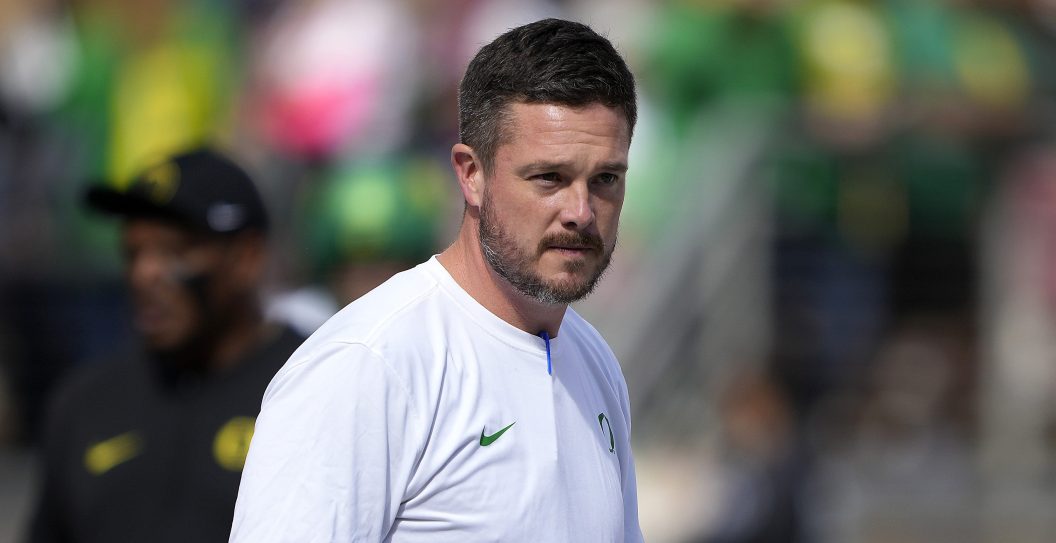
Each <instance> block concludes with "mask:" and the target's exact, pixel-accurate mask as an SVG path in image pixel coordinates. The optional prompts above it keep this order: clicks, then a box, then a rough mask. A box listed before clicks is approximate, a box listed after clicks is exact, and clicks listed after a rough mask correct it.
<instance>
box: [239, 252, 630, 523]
mask: <svg viewBox="0 0 1056 543" xmlns="http://www.w3.org/2000/svg"><path fill="white" fill-rule="evenodd" d="M550 351H551V357H552V364H553V375H552V376H551V375H548V374H547V359H546V346H545V343H544V341H543V339H542V338H540V337H538V336H534V335H532V334H528V333H526V332H523V331H521V330H518V329H517V328H515V327H513V326H511V325H509V324H508V323H506V322H505V321H502V320H501V319H499V318H498V317H496V316H495V315H493V314H492V313H490V312H489V311H488V310H486V309H485V308H484V307H483V306H481V305H480V304H478V303H477V302H476V301H475V300H473V298H471V297H470V296H469V295H468V294H467V293H466V292H465V291H464V290H462V289H461V288H460V287H459V286H458V284H457V283H456V282H455V281H454V279H452V277H451V276H450V275H449V274H448V273H447V271H446V270H445V269H444V267H443V266H442V265H441V264H440V263H439V262H438V261H437V260H436V258H435V257H434V258H433V259H431V260H429V261H428V262H426V263H424V264H421V265H419V266H418V267H416V268H414V269H412V270H409V271H406V272H403V273H401V274H398V275H396V276H395V277H393V278H392V279H390V280H389V281H387V282H386V283H385V284H383V285H382V286H380V287H378V288H377V289H375V290H374V291H372V292H370V293H368V294H367V295H366V296H364V297H363V298H361V299H360V300H358V301H356V302H354V303H352V304H350V305H349V306H348V307H346V308H345V309H343V310H341V311H340V312H339V313H338V314H337V315H335V316H334V317H333V318H332V319H331V320H330V321H328V322H327V323H326V324H325V325H323V327H322V328H320V329H319V330H318V331H317V332H316V333H315V334H314V335H313V336H312V337H311V338H309V339H308V340H307V341H306V342H305V344H304V345H303V346H301V348H300V349H298V350H297V352H295V353H294V354H293V356H292V357H291V358H290V360H289V361H288V362H287V363H286V365H285V366H284V367H283V368H282V370H281V371H279V373H278V374H276V376H275V378H274V379H273V380H272V382H271V384H270V385H269V386H268V389H267V391H266V392H265V395H264V402H263V407H262V410H261V413H260V416H259V417H258V418H257V424H256V433H255V435H254V437H253V441H252V445H251V447H250V452H249V457H248V459H247V462H246V466H245V469H244V471H243V474H242V484H241V487H240V489H239V496H238V503H237V505H236V507H235V518H234V526H233V531H232V534H231V541H232V542H240V543H249V542H252V543H269V542H279V541H289V542H298V543H303V542H316V541H318V542H323V541H326V542H349V541H393V542H415V541H428V542H444V541H452V542H455V541H457V542H459V543H462V542H466V541H474V542H476V541H504V542H515V541H525V542H528V541H531V542H540V541H546V542H561V541H577V542H579V541H605V542H615V541H628V542H637V541H641V539H642V536H641V531H640V529H639V526H638V505H637V497H636V486H635V475H634V461H633V459H632V457H631V448H630V442H629V436H630V420H629V419H630V417H629V414H628V400H627V388H626V384H625V383H624V380H623V376H622V375H621V373H620V369H619V365H618V364H617V362H616V359H615V357H614V356H613V354H612V351H611V350H610V349H609V347H608V346H607V345H606V344H605V342H604V341H603V340H602V339H601V337H600V335H599V334H598V333H597V331H595V330H594V329H593V328H592V327H591V326H590V325H589V324H587V322H586V321H584V320H583V319H582V318H581V317H580V316H579V315H577V314H576V313H575V312H574V311H572V310H571V309H569V310H568V311H567V312H566V313H565V317H564V321H563V323H562V325H561V329H560V332H559V334H558V336H557V337H555V338H553V339H552V340H551V341H550ZM602 414H604V416H602ZM511 423H512V424H513V425H512V426H510V427H509V428H508V429H507V430H506V431H505V432H504V433H503V434H502V435H501V436H499V437H498V438H497V439H495V440H494V441H493V442H492V443H490V444H489V445H487V446H482V445H481V440H482V439H481V438H482V435H486V436H493V435H494V434H496V433H497V432H499V431H500V430H502V429H503V428H504V427H506V426H508V425H510V424H511ZM610 428H611V436H612V439H611V440H610V432H609V429H610ZM610 448H611V449H613V451H612V452H610Z"/></svg>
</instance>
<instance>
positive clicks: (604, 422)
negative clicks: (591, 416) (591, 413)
mask: <svg viewBox="0 0 1056 543" xmlns="http://www.w3.org/2000/svg"><path fill="white" fill-rule="evenodd" d="M598 426H600V427H601V432H602V433H605V430H608V431H609V452H610V453H615V452H616V438H615V437H613V435H612V424H610V423H609V417H606V416H605V413H598Z"/></svg>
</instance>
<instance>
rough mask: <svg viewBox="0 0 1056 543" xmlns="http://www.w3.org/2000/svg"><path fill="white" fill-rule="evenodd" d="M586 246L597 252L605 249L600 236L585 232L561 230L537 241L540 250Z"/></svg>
mask: <svg viewBox="0 0 1056 543" xmlns="http://www.w3.org/2000/svg"><path fill="white" fill-rule="evenodd" d="M554 246H557V247H586V248H588V249H593V250H595V251H597V252H599V253H600V252H603V251H604V250H605V244H604V242H602V241H601V236H598V235H595V234H589V233H587V232H578V231H577V232H561V233H557V234H550V235H548V236H545V237H543V239H542V240H541V241H540V242H539V251H540V252H542V251H544V250H546V249H547V248H550V247H554Z"/></svg>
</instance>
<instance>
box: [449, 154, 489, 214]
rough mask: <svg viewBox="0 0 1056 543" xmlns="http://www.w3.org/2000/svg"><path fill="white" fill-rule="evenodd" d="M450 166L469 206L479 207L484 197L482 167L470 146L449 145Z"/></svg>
mask: <svg viewBox="0 0 1056 543" xmlns="http://www.w3.org/2000/svg"><path fill="white" fill-rule="evenodd" d="M451 167H452V168H453V169H454V170H455V176H456V177H458V186H459V188H461V189H462V196H463V197H464V198H465V199H466V204H467V205H469V206H470V207H480V202H481V201H482V200H483V199H484V167H483V165H482V164H481V162H480V158H479V157H478V156H477V153H476V151H474V150H473V148H472V147H470V146H468V145H465V144H463V143H456V144H455V145H454V146H452V147H451Z"/></svg>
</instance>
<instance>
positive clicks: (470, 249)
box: [437, 217, 568, 337]
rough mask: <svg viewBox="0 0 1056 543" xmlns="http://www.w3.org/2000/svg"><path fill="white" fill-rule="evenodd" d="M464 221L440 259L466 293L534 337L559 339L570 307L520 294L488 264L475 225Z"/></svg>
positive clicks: (496, 314)
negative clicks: (558, 334)
mask: <svg viewBox="0 0 1056 543" xmlns="http://www.w3.org/2000/svg"><path fill="white" fill-rule="evenodd" d="M468 221H470V219H469V218H468V217H467V218H465V219H464V222H463V224H462V228H461V229H460V230H459V235H458V237H457V238H456V239H455V242H454V243H452V244H451V246H450V247H448V248H447V249H445V250H444V252H442V253H440V255H439V256H438V257H437V260H439V261H440V264H441V265H442V266H444V268H445V269H446V270H447V272H448V273H450V274H451V277H453V278H454V279H455V282H456V283H458V285H459V286H460V287H462V289H463V290H465V291H466V292H467V293H468V294H469V295H470V296H471V297H473V299H474V300H476V301H477V303H479V304H480V305H482V306H484V308H485V309H487V310H488V311H491V312H492V313H493V314H494V315H495V316H497V317H499V318H500V319H502V320H504V321H506V322H507V323H509V324H511V325H512V326H514V327H516V328H519V329H521V330H524V331H525V332H528V333H530V334H539V333H540V332H542V331H544V330H545V331H546V332H547V333H548V334H549V335H550V336H551V337H556V336H557V332H558V329H560V328H561V319H562V318H563V317H564V315H565V309H566V308H567V307H568V306H567V305H548V304H543V303H540V302H538V301H536V300H533V299H531V298H529V297H527V296H525V295H524V294H522V293H520V292H519V291H517V290H516V289H515V288H514V287H513V285H510V283H509V282H508V281H506V280H505V279H503V278H502V276H500V275H499V274H498V273H496V272H495V270H494V269H492V267H491V266H490V265H489V264H488V263H487V261H486V260H485V258H484V253H483V252H482V251H481V248H480V242H479V240H478V237H477V232H476V230H475V229H474V228H473V226H474V225H471V224H467V223H468Z"/></svg>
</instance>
